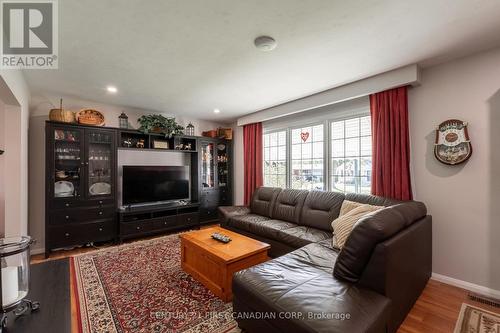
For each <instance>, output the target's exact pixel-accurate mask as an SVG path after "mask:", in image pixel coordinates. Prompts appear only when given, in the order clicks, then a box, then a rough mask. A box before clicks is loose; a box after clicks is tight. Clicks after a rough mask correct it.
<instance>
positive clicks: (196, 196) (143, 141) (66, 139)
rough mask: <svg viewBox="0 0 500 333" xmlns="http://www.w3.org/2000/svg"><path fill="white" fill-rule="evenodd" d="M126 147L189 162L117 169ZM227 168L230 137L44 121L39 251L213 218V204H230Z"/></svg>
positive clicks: (190, 225) (191, 224)
mask: <svg viewBox="0 0 500 333" xmlns="http://www.w3.org/2000/svg"><path fill="white" fill-rule="evenodd" d="M128 150H134V151H140V152H143V153H144V154H145V155H144V156H145V159H147V156H148V154H149V152H165V153H170V154H172V153H174V154H185V155H183V156H185V160H186V161H187V162H186V164H187V165H184V166H170V165H168V158H167V159H166V160H167V162H165V163H164V165H153V166H151V165H136V164H134V165H123V166H120V169H121V170H119V169H118V168H119V166H118V165H119V164H118V158H119V151H128ZM144 162H145V164H147V163H146V162H147V161H144ZM121 173H122V174H123V184H118V182H119V179H120V178H119V177H118V175H119V174H121ZM232 173H233V170H232V142H231V141H230V140H226V139H221V138H208V137H197V136H186V135H178V136H173V137H171V138H165V136H164V135H163V134H155V133H148V134H145V133H142V132H139V131H136V130H130V129H121V128H114V127H95V126H87V125H78V124H67V123H60V122H54V121H47V122H46V199H45V208H46V209H45V256H46V257H48V256H49V255H50V251H52V250H54V249H59V248H68V247H74V246H80V245H85V244H92V243H94V242H102V241H111V240H116V241H122V240H124V239H129V238H134V237H141V236H148V235H153V234H159V233H163V232H168V231H172V230H175V229H181V228H198V227H199V226H200V225H201V224H208V223H213V222H216V221H217V207H218V206H220V205H232V184H233V182H232ZM152 180H153V181H152ZM120 185H121V186H120ZM120 187H121V189H122V194H123V198H122V195H119V193H118V189H119V188H120ZM122 199H123V200H122ZM120 203H122V204H121V205H120V206H119V204H120Z"/></svg>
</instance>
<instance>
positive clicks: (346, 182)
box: [329, 116, 372, 193]
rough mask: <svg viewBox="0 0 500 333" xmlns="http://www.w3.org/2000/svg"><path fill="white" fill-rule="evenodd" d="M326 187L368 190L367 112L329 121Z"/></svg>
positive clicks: (370, 158)
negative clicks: (328, 162) (329, 146)
mask: <svg viewBox="0 0 500 333" xmlns="http://www.w3.org/2000/svg"><path fill="white" fill-rule="evenodd" d="M330 130H331V133H330V137H331V140H332V141H331V155H330V157H331V164H330V171H329V172H330V175H331V177H330V189H331V190H332V191H339V192H354V193H370V191H371V168H372V156H371V155H372V138H371V124H370V116H365V117H358V118H352V119H347V120H345V121H342V122H332V124H331V127H330ZM344 136H345V139H343V137H344Z"/></svg>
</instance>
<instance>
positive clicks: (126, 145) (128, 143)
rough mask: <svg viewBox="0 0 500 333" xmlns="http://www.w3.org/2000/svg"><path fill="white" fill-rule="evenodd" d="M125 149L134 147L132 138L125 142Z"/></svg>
mask: <svg viewBox="0 0 500 333" xmlns="http://www.w3.org/2000/svg"><path fill="white" fill-rule="evenodd" d="M123 147H126V148H130V147H132V140H131V139H130V138H127V139H125V140H123Z"/></svg>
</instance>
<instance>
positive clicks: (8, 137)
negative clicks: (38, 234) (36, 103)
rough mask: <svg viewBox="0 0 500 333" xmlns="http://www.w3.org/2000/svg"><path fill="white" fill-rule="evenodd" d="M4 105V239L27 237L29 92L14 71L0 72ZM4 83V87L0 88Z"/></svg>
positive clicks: (20, 77) (22, 78)
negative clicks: (5, 237)
mask: <svg viewBox="0 0 500 333" xmlns="http://www.w3.org/2000/svg"><path fill="white" fill-rule="evenodd" d="M0 77H1V78H2V85H1V89H2V91H1V92H0V96H1V98H2V99H3V102H4V103H5V104H6V106H5V109H4V110H5V114H4V124H3V125H4V126H2V130H3V131H4V135H5V151H6V153H5V154H4V155H3V159H4V173H5V175H6V177H5V183H4V186H5V236H15V235H27V234H28V119H29V101H30V91H29V89H28V86H27V84H26V81H25V80H24V77H23V74H22V72H21V71H18V70H0ZM4 84H5V85H4Z"/></svg>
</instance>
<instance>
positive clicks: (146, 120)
mask: <svg viewBox="0 0 500 333" xmlns="http://www.w3.org/2000/svg"><path fill="white" fill-rule="evenodd" d="M137 121H138V122H139V124H140V125H141V127H139V131H141V132H143V133H152V132H153V133H162V134H165V137H167V138H171V137H172V135H179V134H184V127H183V126H181V125H179V124H178V123H177V122H176V121H175V118H168V117H164V116H162V115H161V114H149V115H145V116H141V117H140V118H139V119H138V120H137Z"/></svg>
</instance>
